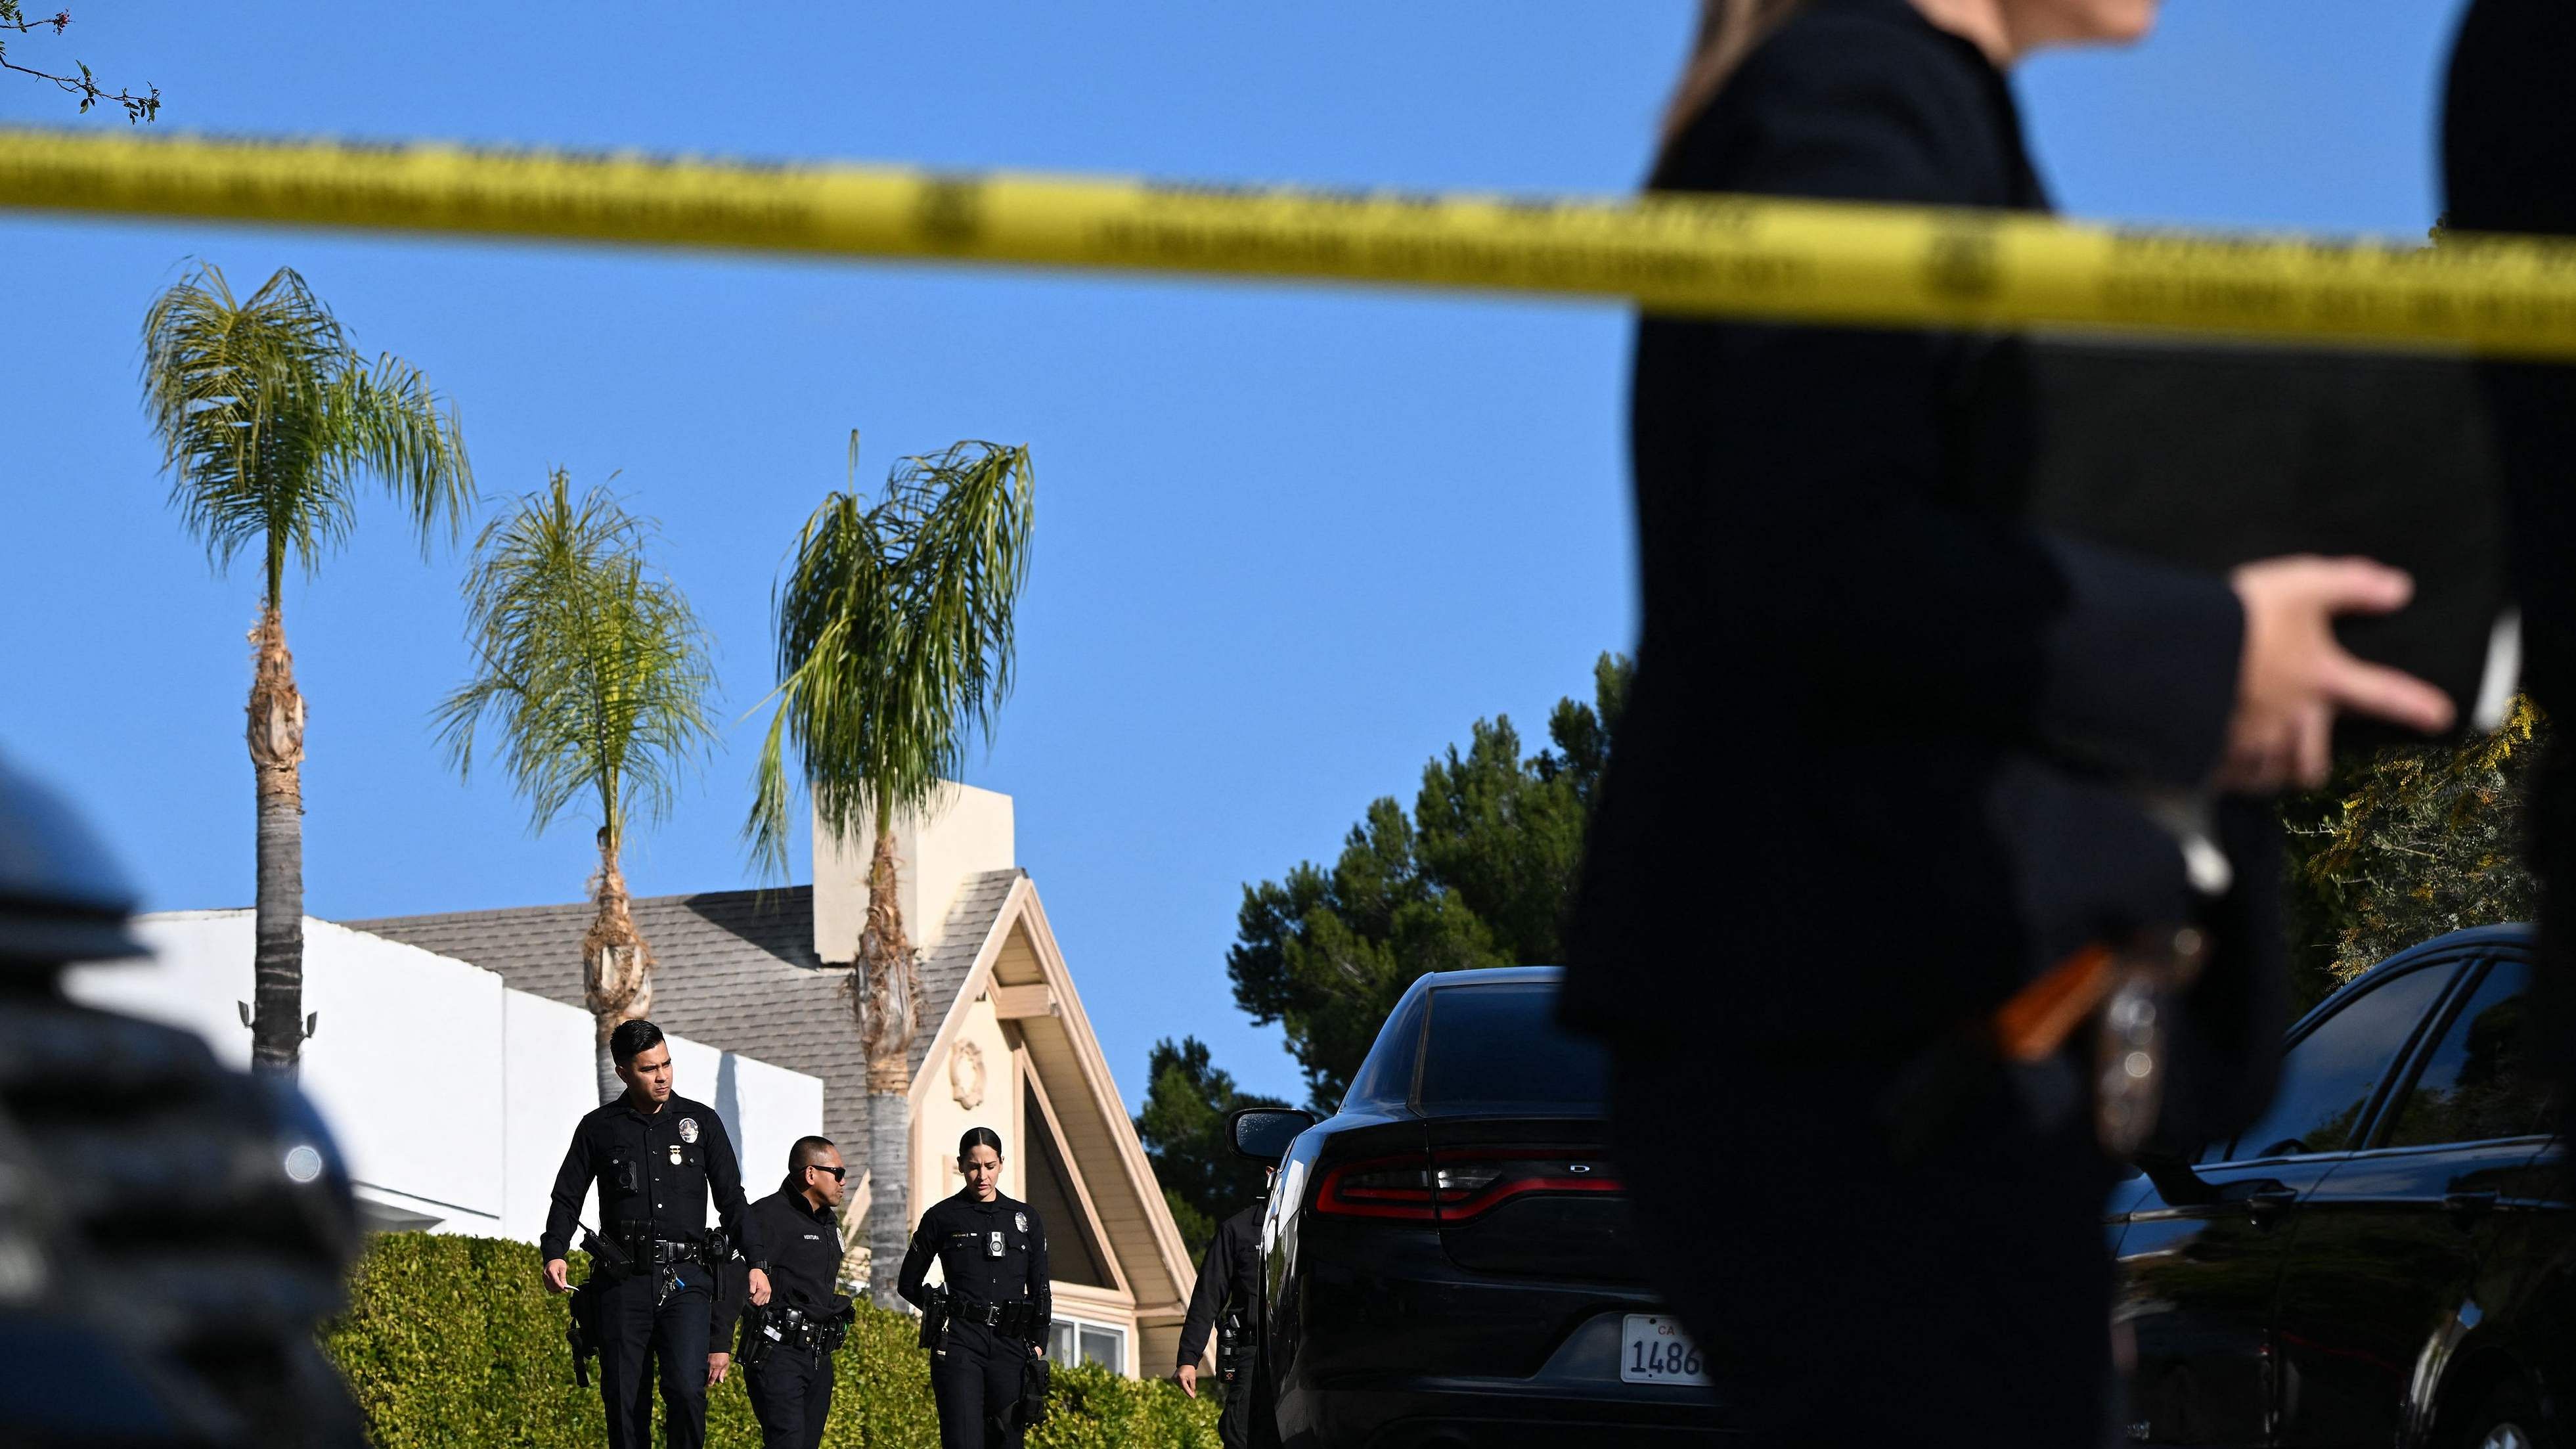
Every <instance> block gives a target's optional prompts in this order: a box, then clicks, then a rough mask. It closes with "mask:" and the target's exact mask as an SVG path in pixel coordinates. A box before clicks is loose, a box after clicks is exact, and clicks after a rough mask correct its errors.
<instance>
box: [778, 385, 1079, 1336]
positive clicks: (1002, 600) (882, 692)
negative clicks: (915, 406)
mask: <svg viewBox="0 0 2576 1449" xmlns="http://www.w3.org/2000/svg"><path fill="white" fill-rule="evenodd" d="M858 452H859V439H858V434H856V433H852V434H851V435H850V467H851V471H852V473H853V474H854V475H855V473H856V472H857V468H858ZM1033 517H1034V484H1033V481H1032V479H1031V476H1030V471H1029V452H1028V449H1026V448H1004V447H999V446H997V445H995V444H992V443H978V442H962V443H958V444H956V445H954V446H952V447H950V448H949V449H948V450H947V451H946V452H944V453H940V454H938V455H937V456H935V457H927V458H906V459H904V460H903V461H901V462H900V463H898V464H896V465H895V468H894V471H893V473H892V475H891V476H890V477H889V478H888V479H887V480H886V494H885V497H884V498H883V499H882V500H881V501H879V502H876V503H873V504H871V503H868V502H866V501H865V500H863V499H861V498H860V497H859V496H858V494H857V492H856V490H855V488H853V489H852V490H851V491H849V492H841V493H834V494H832V495H830V496H829V497H827V498H825V499H824V500H823V506H822V507H820V508H818V509H816V510H814V514H813V516H812V517H811V518H808V519H807V520H805V529H804V532H803V533H802V534H800V535H799V536H798V538H797V540H796V553H795V557H794V558H793V559H792V560H791V561H790V562H789V565H788V569H787V576H786V578H785V579H783V580H782V581H781V582H780V584H779V586H778V588H777V589H776V591H775V593H774V595H773V597H772V600H771V605H772V610H773V612H774V613H775V615H776V617H777V629H778V676H779V684H778V690H777V693H776V695H775V698H776V699H777V700H778V702H779V705H778V712H777V714H776V715H775V716H774V717H773V718H772V719H771V720H770V722H769V734H768V738H767V739H766V740H765V741H764V742H763V744H762V745H761V751H760V768H759V788H758V792H757V796H756V799H755V801H754V803H753V806H752V812H751V820H750V822H749V824H748V825H747V826H746V827H745V833H746V834H747V835H748V836H749V837H750V839H751V843H752V848H753V853H754V854H755V855H756V856H757V857H758V858H759V860H760V861H761V862H762V864H763V865H764V866H766V867H767V868H768V869H769V870H770V871H771V872H772V873H773V874H776V875H783V874H784V873H785V872H786V868H787V838H788V837H787V832H788V805H789V802H790V799H791V798H792V796H793V793H794V788H795V787H794V784H792V783H791V782H790V780H789V779H788V776H787V769H786V764H785V756H786V751H787V749H788V748H789V747H790V746H793V748H794V749H795V752H796V755H797V758H798V761H799V763H800V765H801V770H800V771H799V775H800V778H801V780H802V783H803V784H804V786H805V787H806V789H807V790H808V791H810V792H811V794H812V796H813V801H814V817H815V820H816V821H817V823H818V824H820V825H821V826H822V827H824V828H825V829H828V830H831V831H833V832H834V833H835V834H839V835H851V834H855V833H857V831H858V829H859V828H860V826H861V824H862V823H863V822H864V823H866V824H867V825H868V827H869V828H870V829H872V830H873V831H874V832H875V852H874V854H873V855H872V856H871V857H870V858H869V862H868V911H867V921H866V925H865V926H864V927H863V928H862V929H861V931H860V934H859V941H858V962H859V970H858V972H857V973H856V974H854V975H853V977H852V978H851V1005H852V1008H853V1010H854V1011H855V1012H856V1014H857V1016H858V1023H859V1038H860V1042H861V1045H862V1046H863V1047H864V1049H865V1050H866V1052H867V1061H868V1176H869V1178H870V1179H871V1183H872V1185H871V1187H870V1195H869V1204H868V1245H869V1252H870V1257H871V1260H872V1262H873V1264H874V1267H873V1269H872V1271H871V1272H870V1273H869V1279H870V1291H871V1293H872V1294H873V1295H874V1296H875V1298H876V1300H877V1302H879V1303H880V1304H884V1305H887V1306H889V1307H890V1306H892V1305H893V1303H894V1301H895V1299H894V1273H893V1266H894V1264H896V1263H897V1262H899V1261H901V1260H902V1258H903V1251H904V1239H905V1234H906V1233H907V1232H908V1231H909V1228H910V1221H909V1217H910V1205H909V1203H908V1202H907V1201H906V1197H907V1194H906V1192H905V1186H904V1185H905V1183H906V1182H907V1181H908V1180H909V1178H908V1174H909V1172H910V1164H909V1161H908V1155H907V1153H906V1152H905V1143H906V1141H907V1140H908V1138H909V1136H910V1132H909V1127H910V1121H909V1115H910V1114H909V1105H908V1095H907V1094H908V1092H909V1090H910V1088H911V1085H912V1082H911V1076H912V1070H911V1056H910V1053H911V1050H912V1042H913V1037H914V1034H915V1032H916V1030H917V1028H918V1025H919V1018H920V1014H921V978H920V975H919V973H918V970H917V967H918V965H919V963H918V961H917V960H916V959H915V956H914V953H913V950H912V947H911V944H910V943H909V942H908V941H907V940H906V939H905V937H904V922H903V913H902V911H901V909H900V907H899V906H898V905H897V903H896V900H895V860H894V821H895V817H896V816H897V815H898V814H900V813H905V812H912V811H918V810H920V809H922V808H924V807H925V806H927V805H928V804H929V803H930V801H931V798H932V796H933V795H934V794H936V792H937V791H938V789H939V787H940V782H941V781H942V780H943V779H944V778H946V777H947V776H949V775H952V774H954V773H956V771H957V767H958V766H959V764H960V763H961V762H962V760H963V758H964V755H965V750H966V744H967V740H968V737H969V735H970V734H974V733H983V734H989V733H990V731H991V728H992V721H993V711H994V710H995V708H996V707H997V706H999V705H1000V703H1001V701H1002V699H1003V697H1004V696H1005V695H1006V694H1008V693H1009V690H1010V680H1011V657H1012V642H1011V627H1012V626H1011V620H1012V610H1013V608H1014V606H1015V605H1016V604H1017V603H1018V600H1019V595H1020V586H1021V585H1022V583H1024V582H1025V581H1026V580H1027V577H1028V562H1029V532H1030V525H1031V521H1032V518H1033ZM862 982H864V987H862V984H861V983H862Z"/></svg>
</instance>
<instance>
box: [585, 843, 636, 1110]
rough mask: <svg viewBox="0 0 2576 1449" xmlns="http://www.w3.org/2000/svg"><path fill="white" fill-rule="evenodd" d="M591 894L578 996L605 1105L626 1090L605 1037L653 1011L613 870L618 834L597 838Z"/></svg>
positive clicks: (620, 881)
mask: <svg viewBox="0 0 2576 1449" xmlns="http://www.w3.org/2000/svg"><path fill="white" fill-rule="evenodd" d="M590 894H591V899H592V900H593V901H595V902H597V903H598V907H599V910H598V913H597V914H596V915H594V916H592V917H591V922H590V930H589V931H588V932H586V933H585V934H584V935H583V936H582V938H581V960H582V995H583V997H584V999H585V1000H586V1001H587V1003H588V1004H589V1006H590V1018H591V1021H592V1023H593V1024H594V1025H595V1026H596V1027H597V1028H598V1032H597V1037H596V1041H595V1048H596V1056H595V1063H596V1066H597V1069H598V1072H599V1100H600V1101H601V1102H603V1103H605V1102H609V1101H612V1100H614V1099H615V1098H616V1096H617V1094H618V1093H620V1092H623V1091H625V1090H626V1084H625V1083H624V1082H621V1081H619V1080H618V1078H617V1065H616V1062H615V1061H614V1060H613V1059H612V1058H611V1057H610V1056H609V1053H608V1038H609V1035H610V1034H611V1033H613V1032H615V1031H616V1030H617V1027H618V1023H620V1022H625V1021H633V1020H637V1019H639V1018H641V1017H643V1016H644V1015H645V1014H647V1013H649V1012H650V1011H652V1009H653V952H652V948H650V947H648V946H647V945H645V944H644V935H643V933H642V932H640V931H638V930H636V929H635V917H634V916H633V915H632V914H631V913H630V912H629V911H628V909H627V897H626V877H625V875H624V874H623V873H621V872H620V871H619V870H618V868H617V834H616V832H615V831H613V830H610V829H608V828H607V827H605V826H602V827H601V828H600V832H599V875H598V877H597V878H596V879H594V880H593V881H592V882H591V892H590Z"/></svg>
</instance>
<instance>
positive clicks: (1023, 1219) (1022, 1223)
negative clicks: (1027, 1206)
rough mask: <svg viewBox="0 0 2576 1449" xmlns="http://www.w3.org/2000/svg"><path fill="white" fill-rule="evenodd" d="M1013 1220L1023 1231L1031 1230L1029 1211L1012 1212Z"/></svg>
mask: <svg viewBox="0 0 2576 1449" xmlns="http://www.w3.org/2000/svg"><path fill="white" fill-rule="evenodd" d="M1011 1222H1012V1223H1013V1224H1014V1225H1015V1226H1017V1227H1018V1228H1019V1230H1020V1231H1021V1232H1024V1233H1025V1232H1027V1231H1028V1230H1029V1215H1028V1214H1027V1213H1013V1214H1011Z"/></svg>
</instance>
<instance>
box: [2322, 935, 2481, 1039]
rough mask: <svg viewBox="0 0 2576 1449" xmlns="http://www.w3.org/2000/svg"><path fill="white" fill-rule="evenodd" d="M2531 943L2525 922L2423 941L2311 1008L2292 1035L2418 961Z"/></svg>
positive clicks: (2383, 962) (2372, 969)
mask: <svg viewBox="0 0 2576 1449" xmlns="http://www.w3.org/2000/svg"><path fill="white" fill-rule="evenodd" d="M2531 942H2532V929H2531V926H2530V924H2529V923H2527V922H2523V921H2508V922H2506V923H2504V924H2503V925H2499V926H2471V927H2469V928H2468V929H2467V930H2464V931H2452V932H2449V933H2448V934H2446V935H2440V936H2435V937H2434V938H2433V939H2432V940H2429V941H2423V942H2419V943H2417V944H2416V945H2412V946H2409V947H2407V948H2406V949H2405V950H2403V951H2400V952H2398V953H2397V954H2396V955H2394V956H2390V957H2388V958H2387V959H2385V960H2383V961H2380V962H2379V963H2378V964H2376V965H2374V966H2372V967H2371V968H2370V969H2369V970H2367V971H2364V972H2362V973H2361V974H2360V975H2358V976H2356V977H2354V978H2352V979H2351V980H2350V981H2347V982H2345V983H2344V984H2343V985H2341V986H2338V987H2336V988H2335V989H2334V990H2332V991H2330V992H2328V993H2327V994H2326V998H2325V999H2324V1000H2323V1001H2320V1002H2318V1003H2317V1004H2316V1005H2315V1006H2312V1007H2310V1008H2309V1009H2308V1010H2307V1011H2306V1012H2305V1013H2304V1014H2303V1015H2301V1016H2300V1017H2299V1019H2298V1020H2297V1021H2296V1022H2294V1023H2292V1025H2291V1028H2290V1034H2291V1035H2292V1036H2296V1035H2298V1034H2299V1033H2300V1032H2301V1031H2302V1030H2303V1029H2305V1027H2306V1026H2307V1024H2308V1023H2309V1022H2311V1021H2314V1020H2317V1019H2319V1018H2321V1017H2323V1016H2325V1015H2326V1014H2327V1012H2328V1011H2329V1010H2330V1009H2332V1008H2334V1007H2336V1006H2338V1005H2339V1004H2341V1002H2342V1001H2343V999H2344V998H2345V997H2347V996H2350V995H2352V994H2353V993H2354V992H2357V991H2359V990H2361V989H2362V988H2363V987H2365V986H2368V985H2369V984H2370V983H2372V982H2374V981H2377V980H2379V979H2380V978H2382V977H2384V976H2388V975H2392V974H2394V973H2395V972H2398V971H2402V970H2404V969H2406V968H2407V967H2410V966H2413V965H2415V964H2416V963H2417V962H2420V961H2423V960H2426V959H2428V958H2432V957H2440V956H2456V955H2459V954H2461V953H2462V952H2474V951H2476V950H2478V949H2480V948H2486V949H2489V950H2492V949H2494V948H2496V947H2500V946H2512V947H2519V948H2522V949H2524V950H2528V949H2530V946H2531Z"/></svg>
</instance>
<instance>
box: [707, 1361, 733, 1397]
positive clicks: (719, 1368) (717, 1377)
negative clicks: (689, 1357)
mask: <svg viewBox="0 0 2576 1449" xmlns="http://www.w3.org/2000/svg"><path fill="white" fill-rule="evenodd" d="M731 1367H733V1355H732V1354H729V1353H711V1354H708V1355H707V1387H708V1388H711V1389H712V1388H714V1387H715V1386H716V1385H718V1384H720V1383H723V1382H724V1376H725V1370H726V1369H729V1368H731Z"/></svg>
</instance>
